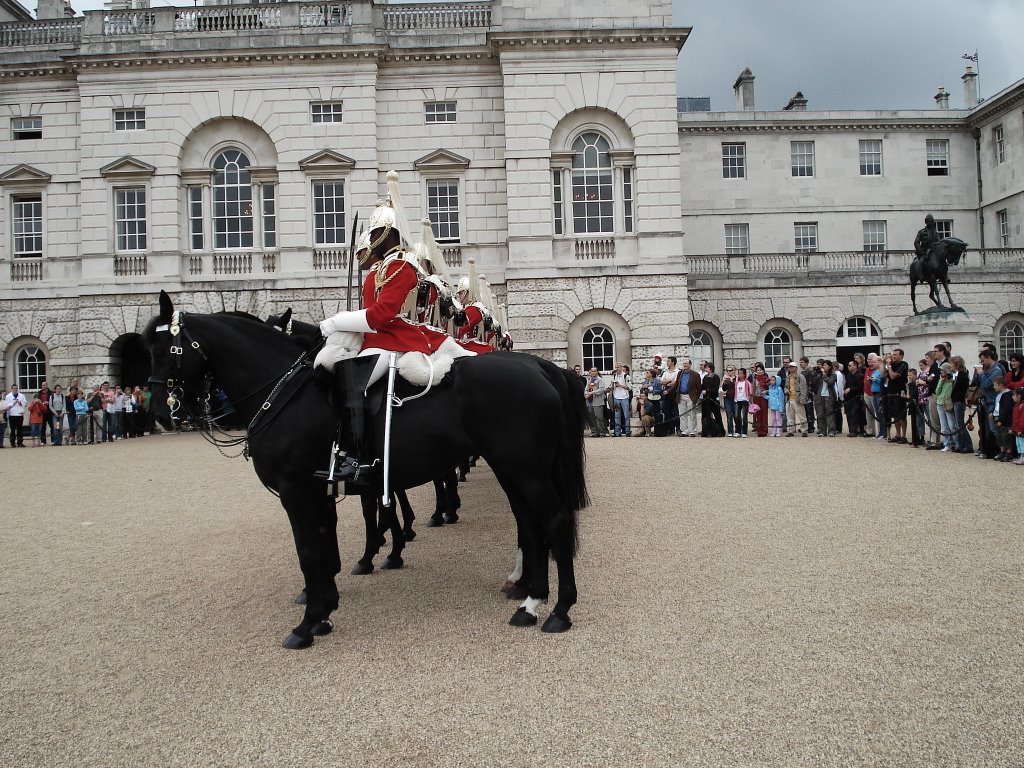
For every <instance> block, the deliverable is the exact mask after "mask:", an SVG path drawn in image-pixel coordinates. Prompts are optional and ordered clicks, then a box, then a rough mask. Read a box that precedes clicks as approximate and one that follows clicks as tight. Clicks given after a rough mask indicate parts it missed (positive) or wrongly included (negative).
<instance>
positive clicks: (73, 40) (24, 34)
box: [0, 18, 82, 51]
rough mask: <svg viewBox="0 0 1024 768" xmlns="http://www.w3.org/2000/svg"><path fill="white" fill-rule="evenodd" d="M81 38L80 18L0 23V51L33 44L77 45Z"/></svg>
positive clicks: (32, 45)
mask: <svg viewBox="0 0 1024 768" xmlns="http://www.w3.org/2000/svg"><path fill="white" fill-rule="evenodd" d="M81 40H82V19H81V18H72V19H44V20H42V21H27V22H16V23H10V24H0V51H4V50H11V49H14V48H25V47H34V46H54V45H57V46H65V45H77V44H78V43H80V42H81Z"/></svg>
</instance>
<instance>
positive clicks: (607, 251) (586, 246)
mask: <svg viewBox="0 0 1024 768" xmlns="http://www.w3.org/2000/svg"><path fill="white" fill-rule="evenodd" d="M574 252H575V255H576V260H577V261H600V260H605V259H614V258H615V239H614V238H610V237H609V238H601V239H589V238H587V239H579V240H576V241H575V243H574Z"/></svg>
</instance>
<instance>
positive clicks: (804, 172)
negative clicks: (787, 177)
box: [789, 141, 814, 176]
mask: <svg viewBox="0 0 1024 768" xmlns="http://www.w3.org/2000/svg"><path fill="white" fill-rule="evenodd" d="M789 157H790V165H791V167H792V169H793V175H794V176H813V175H814V142H813V141H791V142H790V143H789Z"/></svg>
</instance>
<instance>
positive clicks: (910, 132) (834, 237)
mask: <svg viewBox="0 0 1024 768" xmlns="http://www.w3.org/2000/svg"><path fill="white" fill-rule="evenodd" d="M757 114H758V115H760V116H761V119H760V120H755V122H757V123H763V125H758V127H757V130H749V129H748V126H749V122H748V123H746V124H741V123H740V121H739V120H738V119H737V117H736V116H735V114H731V115H715V114H712V115H711V116H710V117H708V116H707V113H705V115H698V116H697V118H695V119H694V118H692V116H691V115H681V116H680V129H681V131H680V158H681V168H680V174H681V176H682V189H683V199H682V208H683V216H682V220H683V229H684V230H685V231H686V238H685V242H684V245H685V250H686V253H687V255H689V256H695V255H702V254H715V253H724V251H725V225H726V224H743V223H747V224H749V232H750V252H751V253H792V252H793V251H794V232H793V225H794V223H795V222H817V223H818V249H819V250H821V251H859V250H862V249H863V243H864V238H863V226H862V221H864V220H866V219H871V220H884V221H886V222H887V227H886V228H887V237H888V247H889V248H890V249H909V248H912V247H913V242H914V236H915V235H916V233H917V231H918V230H919V229H920V228H921V227H922V226H923V225H924V222H923V219H924V216H925V214H927V213H930V212H933V213H934V214H935V217H936V218H939V219H952V220H953V223H954V224H953V226H954V234H955V235H956V236H957V237H960V238H962V239H964V240H966V241H967V242H969V243H971V244H972V245H974V246H975V247H977V246H978V239H979V238H978V227H977V173H976V163H975V155H974V141H973V139H972V138H971V136H970V132H969V131H968V130H967V129H966V128H965V127H964V125H963V123H962V122H960V121H959V120H958V119H956V118H952V117H951V118H950V119H949V120H948V121H947V124H946V125H944V126H943V125H936V126H935V127H934V128H931V129H928V130H923V129H920V128H916V127H913V128H908V129H906V130H904V131H900V130H896V129H893V128H891V127H888V128H884V129H883V127H882V126H881V125H878V126H877V127H864V128H854V129H849V130H844V129H842V128H841V127H839V125H837V123H838V121H840V120H843V121H857V120H858V118H859V119H860V121H861V122H862V123H864V124H865V125H866V126H871V125H872V124H873V123H877V122H878V121H879V120H880V119H881V118H879V117H877V116H876V114H875V113H872V114H869V115H857V114H855V113H851V114H845V113H841V114H833V113H818V114H817V115H815V113H803V116H801V117H798V118H793V119H791V120H790V119H789V118H783V117H780V116H779V113H757ZM902 114H903V113H901V115H902ZM932 114H935V113H932ZM807 115H810V118H808V117H806V116H807ZM811 118H813V122H812V121H811ZM910 119H911V118H910V117H901V120H904V121H905V120H910ZM807 124H810V125H811V126H818V128H817V129H808V126H807ZM708 125H713V126H715V127H714V130H704V127H705V126H708ZM862 139H881V140H882V175H881V176H861V175H860V164H859V141H860V140H862ZM927 139H947V140H948V141H949V146H950V153H949V161H950V170H949V175H948V176H928V174H927V166H926V150H925V142H926V140H927ZM794 141H801V142H804V141H813V142H814V162H815V167H814V172H815V173H814V176H813V177H794V176H793V175H792V171H791V154H790V152H791V147H790V143H791V142H794ZM737 142H742V143H745V144H746V176H745V178H742V179H727V178H723V173H722V144H723V143H737ZM989 245H990V247H991V243H989Z"/></svg>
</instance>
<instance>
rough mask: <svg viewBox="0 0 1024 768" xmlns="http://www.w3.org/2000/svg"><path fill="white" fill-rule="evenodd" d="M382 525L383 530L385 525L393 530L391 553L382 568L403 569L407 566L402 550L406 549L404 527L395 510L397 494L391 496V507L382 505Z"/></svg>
mask: <svg viewBox="0 0 1024 768" xmlns="http://www.w3.org/2000/svg"><path fill="white" fill-rule="evenodd" d="M380 524H381V528H382V529H383V528H384V527H385V525H386V526H387V527H388V528H389V529H390V530H391V553H390V554H389V555H388V556H387V558H386V559H385V560H384V564H383V565H382V566H381V568H385V569H391V568H401V567H402V566H403V565H405V561H404V560H402V550H403V549H405V536H404V535H402V526H401V525H399V523H398V513H397V512H396V510H395V494H393V493H392V494H391V505H390V506H389V507H384V506H383V505H381V510H380Z"/></svg>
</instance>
